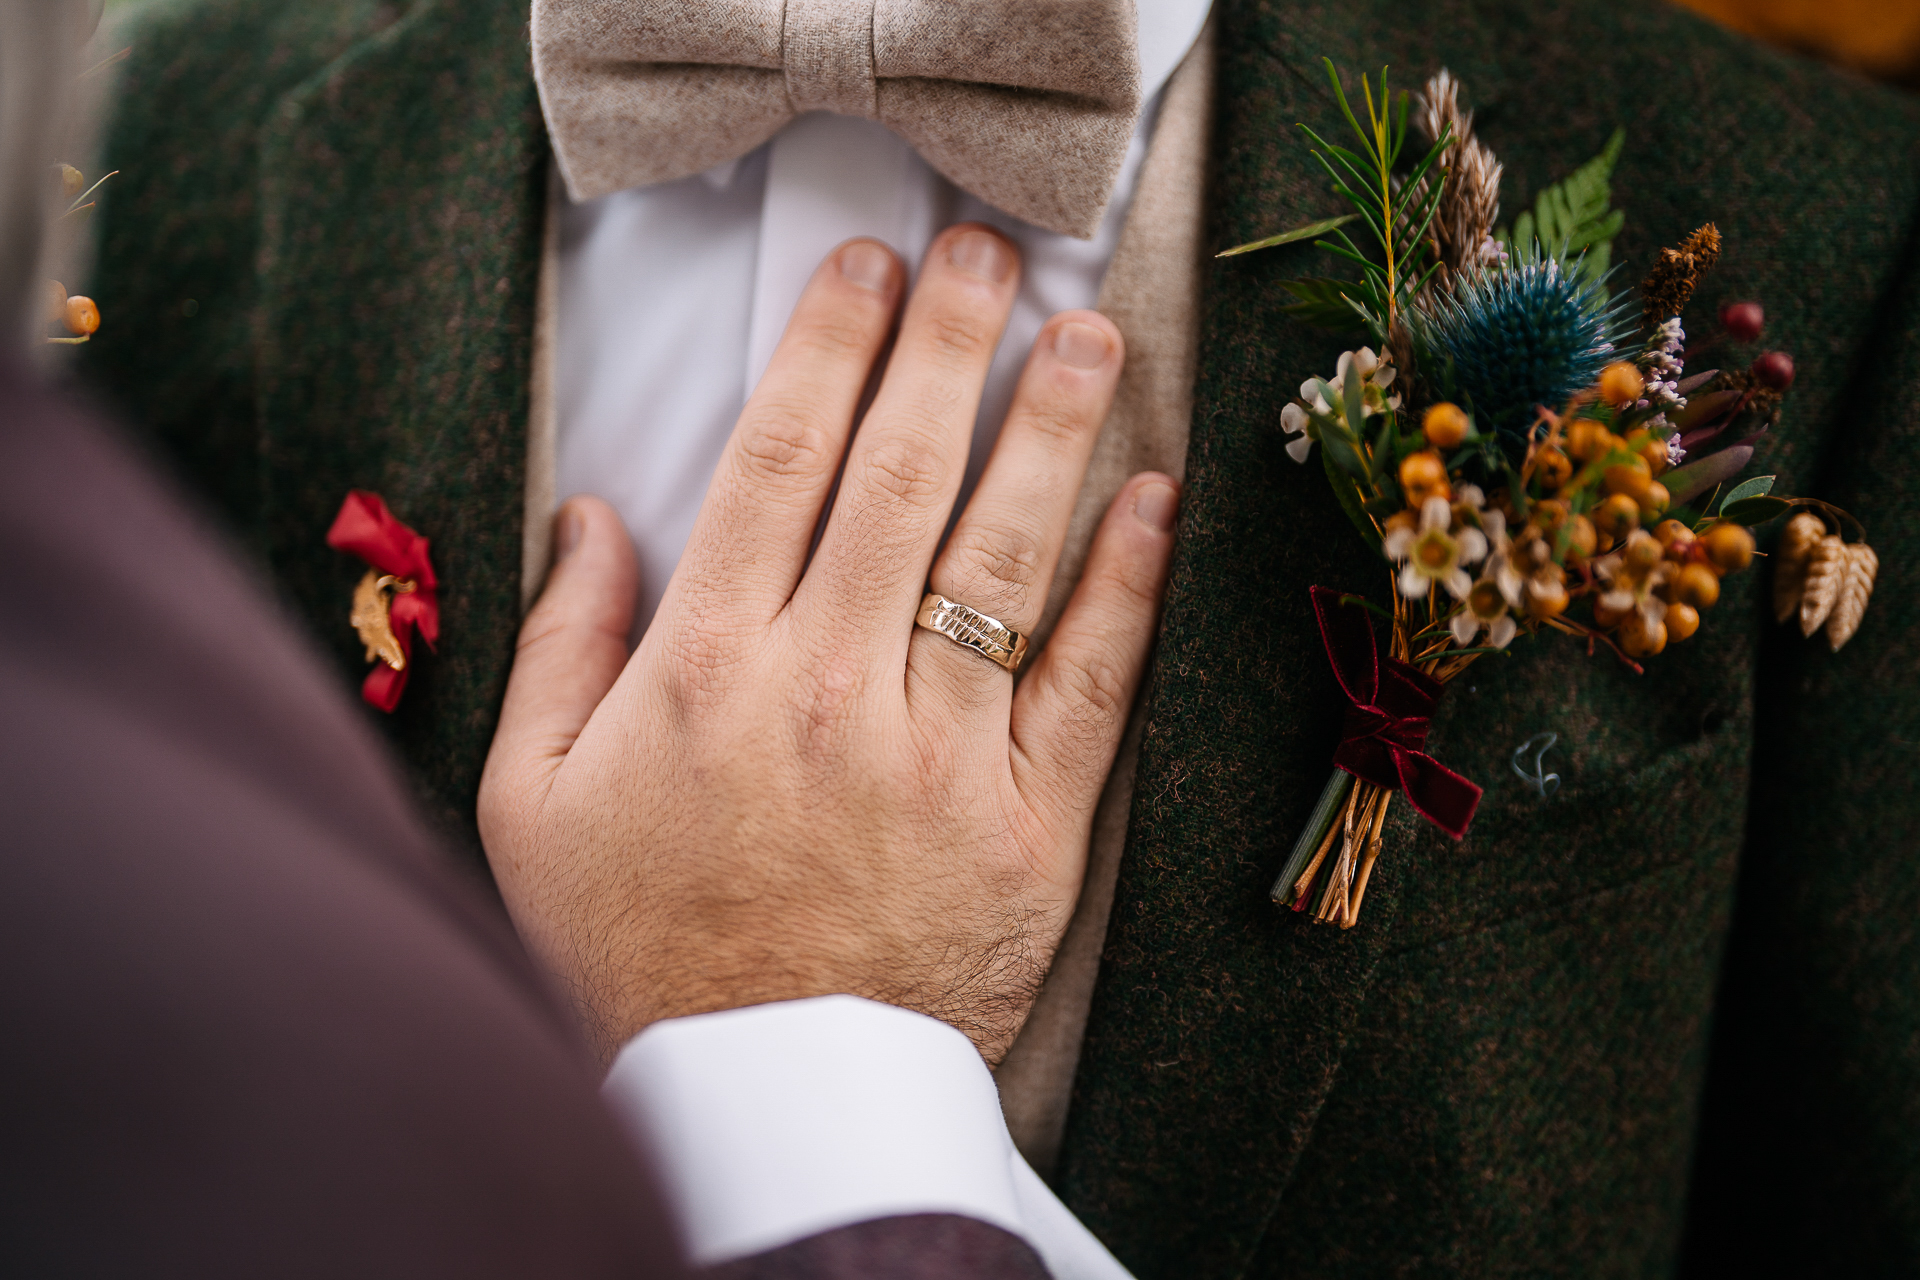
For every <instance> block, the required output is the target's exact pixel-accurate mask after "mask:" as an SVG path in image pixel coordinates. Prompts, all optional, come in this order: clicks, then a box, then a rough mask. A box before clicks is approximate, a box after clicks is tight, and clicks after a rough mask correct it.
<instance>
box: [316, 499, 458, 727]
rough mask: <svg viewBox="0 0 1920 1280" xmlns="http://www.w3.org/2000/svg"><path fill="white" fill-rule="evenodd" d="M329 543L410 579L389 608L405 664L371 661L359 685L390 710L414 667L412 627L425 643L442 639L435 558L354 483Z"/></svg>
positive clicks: (330, 531) (364, 693)
mask: <svg viewBox="0 0 1920 1280" xmlns="http://www.w3.org/2000/svg"><path fill="white" fill-rule="evenodd" d="M327 545H328V546H330V547H332V548H333V549H334V550H335V551H346V552H349V553H351V554H353V555H356V556H359V557H360V558H361V559H362V560H365V561H366V562H367V563H368V564H370V565H372V566H373V567H374V568H376V569H378V570H379V571H380V572H381V573H390V574H392V575H393V576H394V577H396V578H402V579H405V580H406V581H408V582H411V583H412V584H413V590H411V591H405V592H396V593H395V594H394V597H393V603H392V607H391V608H390V609H389V610H388V613H387V618H388V621H389V624H390V625H391V626H392V627H393V637H394V639H396V640H398V641H399V642H400V651H401V652H402V653H404V654H406V655H407V665H406V666H404V667H402V668H400V670H398V671H395V670H394V669H393V668H392V667H390V666H388V665H387V664H386V663H384V662H375V663H374V664H373V670H372V671H369V672H368V673H367V678H366V680H365V681H364V682H362V684H361V685H360V696H361V697H362V698H364V699H366V700H367V702H368V703H370V704H372V705H373V706H376V707H378V708H380V710H382V711H392V710H393V709H394V708H395V707H397V706H399V705H400V695H401V693H403V692H404V691H405V690H406V687H407V673H408V672H410V671H412V670H413V633H414V631H415V629H416V628H417V629H418V630H419V632H420V638H421V639H422V640H425V641H426V642H427V647H428V648H432V647H433V646H434V645H435V644H436V643H437V642H438V641H439V639H440V597H439V595H438V594H437V592H438V589H439V586H440V584H439V581H438V580H437V579H436V578H435V577H434V576H433V562H432V561H431V560H429V559H428V558H427V540H426V539H425V538H423V537H421V536H420V535H419V534H417V533H415V532H414V531H413V530H411V529H409V528H407V526H406V525H404V524H401V523H400V521H398V520H396V519H395V518H394V515H393V512H391V511H389V510H387V504H386V503H385V502H383V501H381V499H380V495H379V494H377V493H368V492H367V491H366V490H364V489H352V490H349V491H348V493H347V500H346V501H345V502H342V503H341V504H340V514H339V515H336V516H335V517H334V518H333V527H332V528H330V529H328V530H327Z"/></svg>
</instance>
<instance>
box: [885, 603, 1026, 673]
mask: <svg viewBox="0 0 1920 1280" xmlns="http://www.w3.org/2000/svg"><path fill="white" fill-rule="evenodd" d="M913 620H914V622H915V623H916V624H918V625H920V626H923V627H925V628H926V629H927V630H929V631H938V632H939V633H940V634H941V635H943V636H945V637H946V638H947V639H949V640H951V641H953V642H954V643H955V644H963V645H965V646H966V647H967V648H969V649H972V650H973V651H974V652H976V653H981V654H984V655H986V656H987V657H989V658H991V659H993V660H994V661H995V662H997V663H999V664H1000V665H1001V666H1003V667H1005V668H1006V669H1007V670H1009V671H1018V670H1019V669H1020V664H1021V663H1022V662H1024V661H1025V660H1026V657H1027V638H1026V637H1025V636H1023V635H1021V634H1020V633H1019V632H1018V631H1015V630H1013V629H1012V628H1011V627H1007V626H1004V625H1002V624H1001V622H1000V620H999V619H998V618H989V617H988V616H987V615H986V614H984V613H981V612H980V611H979V610H977V609H969V608H967V606H965V605H963V604H961V603H960V602H959V601H957V600H949V599H947V598H946V597H945V596H943V595H941V594H940V593H939V592H937V591H929V592H927V595H926V599H924V600H922V601H921V602H920V612H919V613H917V614H915V615H914V617H913Z"/></svg>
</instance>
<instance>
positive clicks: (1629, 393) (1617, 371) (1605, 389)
mask: <svg viewBox="0 0 1920 1280" xmlns="http://www.w3.org/2000/svg"><path fill="white" fill-rule="evenodd" d="M1646 389H1647V380H1646V378H1645V377H1644V376H1643V375H1642V374H1641V372H1640V371H1639V370H1638V369H1636V368H1634V367H1633V366H1632V365H1631V364H1628V363H1627V362H1626V361H1625V360H1616V361H1614V362H1613V363H1612V364H1610V365H1608V366H1607V367H1606V368H1604V369H1602V370H1601V371H1600V398H1601V399H1602V400H1605V401H1606V402H1607V403H1608V404H1610V405H1612V406H1613V407H1614V408H1616V409H1624V408H1626V407H1627V406H1628V405H1630V404H1632V403H1633V402H1634V401H1635V400H1638V399H1639V398H1640V393H1641V392H1643V391H1645V390H1646Z"/></svg>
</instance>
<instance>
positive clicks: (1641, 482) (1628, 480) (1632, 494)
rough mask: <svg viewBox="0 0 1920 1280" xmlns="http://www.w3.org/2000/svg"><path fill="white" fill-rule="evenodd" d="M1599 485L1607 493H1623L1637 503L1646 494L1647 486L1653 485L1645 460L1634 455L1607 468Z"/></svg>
mask: <svg viewBox="0 0 1920 1280" xmlns="http://www.w3.org/2000/svg"><path fill="white" fill-rule="evenodd" d="M1600 483H1601V485H1602V486H1603V487H1604V488H1605V489H1606V491H1607V492H1608V493H1624V494H1626V495H1627V496H1628V497H1629V498H1632V499H1633V500H1634V501H1635V502H1638V501H1640V499H1641V498H1642V497H1643V496H1644V495H1645V494H1646V492H1647V486H1648V485H1650V484H1652V483H1653V473H1652V472H1651V471H1650V470H1648V468H1647V463H1646V460H1645V459H1644V458H1641V457H1639V456H1637V455H1636V456H1633V457H1631V458H1630V459H1629V460H1628V461H1626V462H1616V463H1614V464H1613V465H1612V466H1610V467H1608V468H1607V470H1606V472H1605V474H1604V475H1603V476H1602V477H1601V481H1600Z"/></svg>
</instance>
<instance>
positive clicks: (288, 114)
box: [89, 0, 547, 859]
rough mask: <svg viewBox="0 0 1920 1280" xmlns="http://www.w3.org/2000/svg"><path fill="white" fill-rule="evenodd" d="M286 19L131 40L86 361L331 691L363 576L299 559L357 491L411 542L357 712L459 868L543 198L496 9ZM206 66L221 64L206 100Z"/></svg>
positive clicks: (510, 10) (517, 484) (314, 551)
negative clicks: (376, 697) (414, 609)
mask: <svg viewBox="0 0 1920 1280" xmlns="http://www.w3.org/2000/svg"><path fill="white" fill-rule="evenodd" d="M303 8H305V10H306V16H305V17H300V18H287V17H282V16H280V10H279V7H278V6H268V5H258V4H241V3H235V2H232V0H224V2H222V3H218V4H211V5H201V6H190V7H181V8H178V9H175V10H172V11H168V12H165V13H164V14H163V16H161V17H160V19H159V20H158V21H156V22H153V23H150V24H147V25H146V26H145V27H143V29H141V30H140V31H139V32H138V33H137V34H136V36H135V40H134V44H135V51H136V53H135V57H134V59H133V60H132V64H131V66H130V68H129V71H128V80H127V86H126V89H125V92H126V94H127V98H126V101H127V108H126V109H125V110H124V111H122V113H121V115H120V119H119V122H118V124H117V126H116V128H115V129H114V132H113V136H112V140H111V144H110V153H111V155H112V156H113V157H114V162H115V163H117V164H119V165H120V167H121V168H122V169H123V170H124V171H125V176H126V178H127V181H126V183H125V185H124V186H122V187H121V188H119V189H118V190H116V192H115V195H114V202H113V203H111V204H110V205H109V206H108V210H107V220H106V222H107V226H106V230H105V232H104V234H103V252H102V260H101V265H100V270H99V275H100V279H101V281H102V286H103V287H102V292H103V294H105V295H106V296H107V297H108V298H110V299H112V300H113V301H112V302H110V303H109V305H111V306H113V307H114V309H115V316H116V326H115V331H114V332H113V333H112V334H111V335H105V336H103V338H102V340H101V341H100V342H99V343H97V344H93V346H92V348H91V354H92V359H91V361H90V362H89V364H90V367H91V368H92V369H94V370H97V371H98V374H99V377H100V380H101V381H102V382H103V383H104V384H105V385H106V387H107V388H108V390H109V391H110V392H111V393H113V394H114V395H115V396H116V398H117V399H118V400H119V401H120V403H121V404H122V405H123V406H124V407H125V408H126V409H127V410H128V411H129V412H130V414H131V415H132V416H133V417H134V418H135V420H136V421H141V422H145V423H149V424H152V425H153V427H154V429H155V431H156V433H157V434H158V436H159V439H160V440H161V442H162V443H163V445H165V446H167V447H168V448H169V449H170V450H171V452H172V453H173V455H174V456H175V457H176V458H177V459H178V460H179V461H180V463H181V465H182V466H183V467H184V468H186V469H188V470H189V471H190V472H192V473H194V474H196V475H205V476H207V477H208V478H209V481H210V483H209V484H208V486H207V487H208V489H209V492H210V493H211V494H212V496H213V497H214V498H215V500H216V501H217V502H219V503H220V505H221V506H223V507H224V508H225V510H226V511H227V512H228V514H230V515H232V516H234V517H235V518H236V519H239V520H241V521H242V522H243V528H244V529H245V530H246V533H247V538H248V541H249V542H251V543H252V544H253V545H254V547H255V548H256V549H257V550H258V551H259V552H260V553H261V554H262V555H263V557H264V558H265V559H266V561H267V563H268V564H270V565H271V568H272V573H273V576H274V580H275V582H276V584H277V586H278V588H279V589H280V590H281V591H282V592H284V593H285V595H286V596H287V597H288V599H289V601H290V603H291V604H292V605H293V607H294V608H295V609H296V610H298V611H299V612H300V613H301V614H303V615H304V616H305V617H306V618H307V619H308V620H309V622H310V624H311V627H312V629H313V632H314V634H315V636H316V637H317V638H318V640H319V641H320V642H321V643H322V644H323V645H324V646H325V647H326V648H327V649H328V651H329V652H330V653H331V654H332V655H333V656H334V657H335V658H336V659H337V661H338V664H339V667H340V670H341V672H342V675H343V678H350V679H352V680H353V681H354V682H355V683H357V682H358V678H359V676H360V675H362V674H363V673H364V672H365V670H366V661H365V650H364V649H363V648H362V647H361V646H360V645H359V644H358V642H357V641H356V639H355V637H354V634H353V632H352V630H351V629H350V628H349V627H348V626H347V625H346V618H347V603H348V601H349V599H350V597H351V594H352V590H353V584H354V582H355V580H356V579H358V577H359V576H360V574H361V573H362V572H363V571H364V569H365V566H364V565H362V564H360V563H359V562H358V561H356V560H353V559H352V558H351V557H348V556H344V555H341V554H339V553H337V552H334V551H331V550H329V549H328V548H327V546H326V545H325V541H324V538H325V535H326V530H327V526H328V524H329V523H330V522H331V521H332V519H333V516H334V513H335V512H336V511H337V510H338V509H339V505H340V502H341V500H342V499H343V498H344V497H345V496H346V494H347V491H348V490H349V489H352V488H361V489H371V490H374V491H375V492H378V493H379V494H381V495H382V496H383V497H384V498H385V499H386V500H387V504H388V506H389V507H391V508H392V510H393V512H394V514H395V515H397V516H398V517H399V518H400V519H401V520H404V521H406V522H407V523H408V524H410V525H411V526H413V527H414V528H415V529H416V530H417V531H419V532H420V533H421V534H423V535H424V536H426V537H427V538H428V539H430V541H431V542H432V554H433V561H434V568H435V571H436V573H437V575H438V577H439V579H440V582H441V584H442V586H441V591H440V609H441V630H442V635H443V637H444V639H443V643H442V644H441V646H440V652H439V653H437V654H423V655H420V657H419V660H417V661H416V663H415V665H414V671H413V674H412V676H411V677H410V681H409V684H408V687H407V691H406V695H405V697H404V698H403V699H402V701H401V705H400V709H399V711H398V712H397V713H395V714H394V715H393V716H391V717H384V716H380V717H377V718H378V719H379V720H380V722H381V723H382V725H383V727H384V728H386V729H387V730H388V732H389V733H390V735H391V737H392V738H393V740H394V742H395V743H396V745H397V746H398V747H399V749H400V751H401V753H402V755H403V757H404V758H405V759H406V761H407V762H408V764H409V766H410V767H411V768H412V769H413V771H414V773H415V775H416V777H417V779H418V781H419V784H420V788H421V791H422V793H423V795H424V796H425V798H426V800H427V802H428V804H429V805H430V807H431V808H432V810H433V811H434V814H435V816H436V818H438V820H439V821H440V823H441V825H442V826H443V827H444V828H445V829H446V830H447V831H448V832H449V833H450V834H452V835H453V836H455V837H456V838H462V839H464V840H465V841H466V842H467V843H468V844H469V845H470V846H471V847H472V848H473V850H474V854H475V857H476V859H477V858H478V843H477V839H476V838H475V836H474V830H473V829H474V818H473V805H474V797H475V795H476V793H477V791H478V788H479V781H480V770H481V766H482V765H483V763H484V762H485V758H486V749H487V744H488V741H489V740H490V738H491V737H492V732H493V724H494V720H495V718H496V716H497V715H498V712H499V706H500V699H501V696H502V693H503V692H504V689H505V685H506V672H507V667H508V664H509V662H510V660H511V658H512V654H513V643H514V636H515V632H516V630H517V628H518V623H519V603H520V559H521V521H522V513H523V511H524V508H525V464H526V407H527V379H528V372H529V362H530V359H531V352H532V333H533V298H534V291H535V289H536V287H537V284H538V275H539V254H540V238H541V221H542V215H543V209H544V202H545V181H546V176H545V175H546V163H547V147H546V138H545V132H544V129H543V127H542V125H541V121H540V114H539V104H538V101H537V99H536V97H535V94H534V89H533V83H532V80H531V78H530V76H529V74H528V71H527V49H526V35H525V27H526V13H525V11H524V7H523V6H521V5H518V4H502V3H493V4H486V5H476V4H440V3H423V4H418V5H416V6H414V7H413V8H412V9H411V10H410V11H408V12H407V13H405V14H404V15H401V14H397V13H396V12H395V10H394V9H393V7H392V6H385V7H382V6H369V5H355V4H336V5H333V6H306V7H303ZM328 8H331V10H332V13H331V16H330V17H325V18H323V17H322V16H319V15H321V14H323V13H324V12H325V11H326V10H327V9H328ZM349 30H353V31H355V32H357V34H358V35H359V37H360V39H359V41H358V43H353V42H351V41H350V40H343V39H339V38H338V37H337V34H336V33H340V32H345V31H349ZM322 35H324V36H325V37H326V39H322V38H321V36H322ZM343 50H344V51H343ZM333 53H338V55H339V56H337V57H336V58H334V60H332V61H331V62H327V61H324V60H323V59H324V57H325V55H327V54H333ZM316 54H318V55H319V56H316ZM209 65H220V66H223V67H238V68H241V69H242V70H239V71H231V72H229V73H228V74H227V75H225V76H223V77H221V78H219V79H218V80H216V81H215V83H214V84H213V85H211V86H207V85H206V84H205V82H204V81H203V80H202V79H200V73H201V72H202V71H203V69H204V68H206V67H207V66H209ZM149 86H151V89H150V88H149ZM196 86H198V87H197V88H196ZM183 120H184V121H190V122H192V123H191V124H190V125H189V126H188V127H187V128H186V129H184V130H180V132H179V134H178V136H177V138H176V134H175V133H174V132H173V131H174V130H175V129H177V128H178V126H177V125H176V124H175V122H177V121H183ZM241 122H246V123H245V125H244V126H243V124H242V123H241ZM236 157H238V158H240V159H243V160H244V161H245V163H238V162H236ZM116 181H117V180H116ZM183 201H184V202H187V207H188V210H189V212H188V213H186V214H181V213H179V212H178V207H179V205H180V203H181V202H183ZM202 209H204V210H205V211H206V213H205V215H204V216H199V215H198V214H197V213H196V212H195V211H198V210H202ZM168 210H173V211H174V212H173V214H172V215H171V216H165V215H164V213H163V211H168ZM156 219H157V220H158V221H159V222H160V224H161V225H162V226H163V227H164V228H165V233H164V234H163V235H161V236H160V237H159V238H158V239H157V240H156V239H155V238H153V237H151V236H144V237H143V234H142V233H143V231H144V230H145V229H146V228H147V227H148V226H149V225H150V224H151V221H152V220H156ZM183 263H184V264H189V265H188V266H182V264H183ZM182 295H186V296H191V297H194V298H196V299H197V301H198V311H197V314H196V315H195V316H194V317H192V318H191V319H187V318H183V317H182V316H181V314H180V302H181V298H182ZM108 337H110V338H111V341H108V340H107V339H108ZM370 714H371V713H370Z"/></svg>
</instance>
